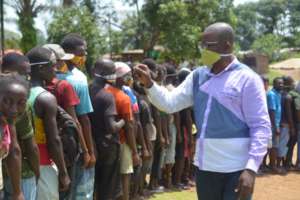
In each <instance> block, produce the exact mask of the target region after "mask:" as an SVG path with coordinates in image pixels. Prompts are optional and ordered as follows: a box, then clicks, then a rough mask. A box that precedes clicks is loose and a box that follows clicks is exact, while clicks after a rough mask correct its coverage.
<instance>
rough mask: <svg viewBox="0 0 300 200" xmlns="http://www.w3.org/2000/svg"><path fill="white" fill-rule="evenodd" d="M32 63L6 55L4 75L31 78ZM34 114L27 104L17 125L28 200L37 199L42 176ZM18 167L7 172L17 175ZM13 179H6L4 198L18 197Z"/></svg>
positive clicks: (25, 192)
mask: <svg viewBox="0 0 300 200" xmlns="http://www.w3.org/2000/svg"><path fill="white" fill-rule="evenodd" d="M30 71H31V70H30V63H29V60H28V58H27V57H26V56H23V55H21V54H19V53H15V52H12V53H8V54H6V55H4V57H3V62H2V72H3V73H18V74H19V75H21V76H23V77H25V78H26V77H27V78H26V80H27V81H28V77H30ZM31 119H32V112H31V109H30V106H29V104H26V109H25V111H24V112H22V113H21V114H20V115H19V116H18V118H17V120H16V123H15V127H16V133H17V139H18V142H19V143H20V147H21V151H22V173H21V175H22V176H21V177H22V179H21V187H22V191H23V194H24V198H25V199H26V200H27V199H28V200H35V199H36V185H37V183H36V180H37V179H38V178H39V176H40V159H39V150H38V147H37V144H36V142H35V139H34V130H33V126H32V125H33V124H32V120H31ZM16 169H17V168H16V165H14V167H10V166H8V167H7V171H12V172H9V174H11V175H14V176H15V175H16V174H17V173H16V171H17V170H16ZM4 174H5V173H4ZM11 182H12V177H5V181H4V191H5V192H4V198H5V199H14V198H13V196H14V195H16V194H15V192H14V190H15V189H13V187H12V186H13V184H11Z"/></svg>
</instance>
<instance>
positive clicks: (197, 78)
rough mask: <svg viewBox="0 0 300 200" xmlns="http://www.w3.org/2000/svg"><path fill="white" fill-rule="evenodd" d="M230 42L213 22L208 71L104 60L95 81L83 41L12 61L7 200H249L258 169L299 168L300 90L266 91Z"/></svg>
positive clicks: (72, 37) (5, 104)
mask: <svg viewBox="0 0 300 200" xmlns="http://www.w3.org/2000/svg"><path fill="white" fill-rule="evenodd" d="M233 44H234V31H233V29H232V27H231V26H230V25H228V24H225V23H215V24H212V25H210V26H208V27H207V28H206V29H205V31H204V33H203V37H202V41H201V48H202V49H203V50H202V52H201V54H202V58H201V59H202V62H203V64H204V65H205V66H206V67H201V68H196V69H194V70H193V71H191V70H190V69H188V68H181V69H179V68H178V67H176V66H175V65H174V63H170V62H165V63H163V64H158V63H157V62H156V61H155V60H153V59H151V58H145V59H144V60H142V61H141V63H140V64H137V65H135V66H133V64H132V63H131V62H119V61H117V62H114V61H112V60H109V59H105V58H99V59H98V60H97V61H96V62H95V63H94V64H93V67H92V69H91V70H90V71H91V79H89V78H88V77H87V76H86V74H85V73H84V71H85V62H86V55H87V44H86V41H85V39H84V38H82V37H81V36H80V35H79V34H75V33H70V34H68V35H66V36H65V37H64V38H63V39H62V41H61V43H60V44H45V45H42V46H37V47H34V48H33V49H31V50H30V51H29V52H27V53H26V54H23V53H22V52H18V51H14V52H8V53H6V54H4V55H3V57H2V63H1V70H2V73H1V74H0V85H1V87H0V125H1V126H0V139H1V140H0V142H1V143H0V158H1V159H0V160H3V163H2V164H1V165H2V167H0V169H1V170H2V169H3V173H2V172H0V174H1V175H2V174H3V177H1V179H0V189H1V198H0V199H13V200H24V199H25V200H36V199H37V200H58V199H60V200H73V199H77V200H89V199H94V200H112V199H120V200H129V199H130V200H137V199H144V198H145V197H147V196H148V195H149V194H152V193H160V192H164V191H167V190H170V189H176V190H185V189H189V188H190V187H193V186H196V188H197V194H198V198H200V196H201V198H202V199H204V200H219V199H223V200H229V199H230V200H231V199H241V200H244V199H247V200H248V199H251V194H252V192H253V188H254V183H255V175H256V173H257V172H258V169H259V168H260V171H263V172H265V171H268V170H272V171H273V172H275V173H284V172H285V171H286V170H289V169H292V168H295V167H296V168H298V169H299V168H300V158H299V155H300V150H299V149H298V161H297V163H296V164H295V166H294V165H293V163H292V158H293V152H294V147H295V144H296V143H297V142H298V143H299V142H300V141H299V138H300V137H299V135H300V133H298V132H299V123H300V85H299V86H297V87H296V88H295V86H294V81H293V80H292V79H291V78H290V77H281V78H276V79H274V83H273V89H272V90H270V91H268V89H267V85H268V80H267V79H266V78H264V77H262V79H263V81H262V79H261V78H260V77H259V76H258V75H257V74H256V73H254V72H253V71H252V70H250V69H249V68H248V67H247V66H246V65H244V64H242V63H241V62H239V61H238V59H237V58H236V57H235V56H234V55H233V46H234V45H233ZM263 83H265V90H264V89H263ZM266 93H267V94H266ZM270 119H271V120H270ZM271 126H272V132H273V136H272V139H270V138H271ZM267 143H269V145H268V147H269V150H268V154H267V155H266V156H265V154H266V152H267ZM264 156H265V158H264ZM268 156H269V159H268V158H267V157H268ZM267 160H270V162H269V163H268V164H267ZM261 163H263V164H262V165H261Z"/></svg>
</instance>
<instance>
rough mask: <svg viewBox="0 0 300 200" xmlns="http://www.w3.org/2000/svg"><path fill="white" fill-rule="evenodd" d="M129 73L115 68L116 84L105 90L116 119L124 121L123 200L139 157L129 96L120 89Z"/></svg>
mask: <svg viewBox="0 0 300 200" xmlns="http://www.w3.org/2000/svg"><path fill="white" fill-rule="evenodd" d="M129 73H131V69H130V68H129V66H127V65H118V66H116V75H117V79H116V83H115V85H114V86H112V85H108V86H107V87H106V88H105V89H106V91H107V92H109V93H111V94H112V95H113V96H114V98H115V102H116V108H117V113H118V118H119V119H123V120H124V121H125V126H124V128H123V129H121V131H120V143H121V148H120V149H121V154H120V160H121V163H120V164H121V167H120V173H121V177H122V187H123V198H122V199H123V200H129V192H130V175H131V174H132V173H133V167H134V166H138V165H139V164H140V157H139V155H138V151H137V147H136V138H135V135H134V124H133V123H134V121H133V120H134V118H133V112H132V107H131V102H130V98H129V96H127V95H126V94H125V93H124V92H123V91H122V87H123V86H124V85H125V83H126V78H125V77H127V76H128V74H129Z"/></svg>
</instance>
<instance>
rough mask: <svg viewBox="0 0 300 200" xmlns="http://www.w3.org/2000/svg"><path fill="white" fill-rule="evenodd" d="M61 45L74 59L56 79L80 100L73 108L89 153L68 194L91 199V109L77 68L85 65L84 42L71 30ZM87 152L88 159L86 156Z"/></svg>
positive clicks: (84, 81) (82, 158)
mask: <svg viewBox="0 0 300 200" xmlns="http://www.w3.org/2000/svg"><path fill="white" fill-rule="evenodd" d="M61 47H62V48H63V49H64V50H65V52H66V53H70V54H74V58H73V59H72V60H70V61H66V63H67V65H68V71H67V72H66V73H58V74H57V78H58V79H61V80H66V81H68V82H69V83H71V85H72V86H73V88H74V89H75V92H76V93H77V95H78V97H79V99H80V103H79V104H78V105H77V106H76V107H75V111H76V115H77V118H78V120H79V123H80V125H81V128H82V133H83V137H84V139H85V143H86V146H87V149H88V152H83V153H82V155H81V156H80V158H79V160H78V162H77V164H76V166H75V168H76V169H75V177H74V179H73V180H74V181H73V182H72V191H71V195H72V197H74V199H87V200H91V199H93V190H94V176H95V169H94V166H95V163H96V158H95V153H94V144H93V139H92V133H91V123H90V119H89V117H88V114H89V113H91V112H93V107H92V103H91V99H90V95H89V88H88V82H87V77H86V75H85V74H84V73H83V72H82V71H80V69H82V68H84V65H85V60H86V54H87V52H86V48H87V46H86V41H85V40H84V39H83V38H82V37H80V36H79V35H77V34H74V33H73V34H72V33H71V34H69V35H67V36H65V37H64V38H63V40H62V43H61ZM87 155H89V158H87V157H86V156H87ZM87 159H89V161H88V162H89V163H88V165H87V167H85V168H83V167H82V166H84V163H85V162H87Z"/></svg>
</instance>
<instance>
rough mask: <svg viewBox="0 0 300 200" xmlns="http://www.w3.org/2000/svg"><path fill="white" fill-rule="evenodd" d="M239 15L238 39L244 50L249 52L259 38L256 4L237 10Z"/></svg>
mask: <svg viewBox="0 0 300 200" xmlns="http://www.w3.org/2000/svg"><path fill="white" fill-rule="evenodd" d="M235 13H236V15H237V19H238V20H237V26H236V39H237V42H238V43H239V46H240V47H241V49H242V50H248V49H249V48H250V47H251V45H252V43H253V42H254V40H255V39H256V38H257V36H258V30H257V28H256V26H257V24H258V22H257V21H258V20H257V15H256V4H255V3H245V4H242V5H239V6H238V7H236V8H235Z"/></svg>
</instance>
